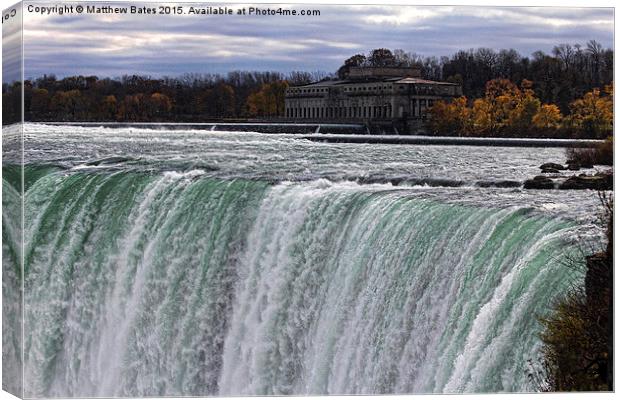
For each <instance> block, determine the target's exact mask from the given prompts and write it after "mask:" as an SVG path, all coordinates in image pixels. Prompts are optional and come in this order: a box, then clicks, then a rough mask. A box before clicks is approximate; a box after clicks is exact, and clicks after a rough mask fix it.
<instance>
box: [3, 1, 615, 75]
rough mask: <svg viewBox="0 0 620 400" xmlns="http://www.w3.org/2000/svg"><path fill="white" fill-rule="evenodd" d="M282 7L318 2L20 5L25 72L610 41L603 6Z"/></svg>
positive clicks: (318, 64) (268, 62)
mask: <svg viewBox="0 0 620 400" xmlns="http://www.w3.org/2000/svg"><path fill="white" fill-rule="evenodd" d="M33 4H34V3H33ZM60 4H62V3H60ZM89 4H91V5H104V4H106V3H99V4H97V3H89ZM108 4H110V3H108ZM132 4H133V5H138V6H142V5H147V6H149V7H153V6H156V5H157V4H156V3H150V4H149V3H138V4H136V3H132ZM45 5H48V6H49V5H50V3H47V4H45ZM114 5H115V6H123V5H122V4H119V3H115V4H114ZM190 5H194V6H196V7H200V5H196V4H184V5H183V6H184V8H185V10H186V11H187V10H188V9H189V6H190ZM223 5H228V6H229V7H233V8H235V9H236V8H240V7H243V5H239V4H232V5H231V4H223ZM261 7H264V8H268V7H270V8H277V7H278V6H277V5H262V6H261ZM282 7H286V8H293V9H297V10H301V9H307V8H312V9H318V10H320V12H321V15H320V16H313V17H307V16H306V17H301V16H298V17H281V16H271V17H265V16H261V17H258V16H237V15H233V16H204V15H200V16H190V15H183V16H178V15H176V16H175V15H172V16H151V15H148V16H146V15H92V14H79V15H75V14H74V15H62V16H60V15H52V16H41V15H37V14H34V13H28V12H27V10H25V14H24V40H25V44H24V53H25V70H26V72H25V75H26V78H29V77H38V76H41V75H43V74H56V75H57V76H59V77H62V76H67V75H75V74H82V75H98V76H110V77H118V76H121V75H123V74H134V73H136V74H146V75H152V76H162V75H171V76H175V75H179V74H182V73H185V72H197V73H226V72H228V71H231V70H273V71H281V72H288V71H291V70H305V71H318V70H321V71H326V72H333V71H335V70H336V69H337V68H338V67H339V66H340V64H341V63H342V61H343V60H344V59H346V58H347V57H349V56H351V55H353V54H356V53H359V52H362V53H367V52H368V51H369V50H371V49H373V48H378V47H387V48H390V49H403V50H405V51H413V52H416V53H418V54H422V55H425V56H430V55H435V56H443V55H451V54H453V53H454V52H455V51H457V50H459V49H469V48H478V47H490V48H494V49H501V48H514V49H516V50H518V51H519V52H520V53H521V54H523V55H531V53H532V52H534V51H536V50H543V51H546V52H550V51H551V49H552V48H553V46H554V45H556V44H559V43H570V44H574V43H585V42H587V41H588V40H590V39H595V40H597V41H599V42H601V43H602V44H603V46H605V47H613V29H614V26H613V9H610V8H550V7H545V8H500V7H496V8H489V7H484V8H483V7H438V6H433V7H413V6H409V7H407V6H395V7H390V6H369V5H365V6H326V5H317V4H313V5H309V6H302V5H298V4H296V5H289V6H282ZM5 44H6V43H5Z"/></svg>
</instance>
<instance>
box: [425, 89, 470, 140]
mask: <svg viewBox="0 0 620 400" xmlns="http://www.w3.org/2000/svg"><path fill="white" fill-rule="evenodd" d="M471 117H472V111H471V109H470V108H469V107H468V105H467V98H466V97H464V96H461V97H459V98H456V99H453V100H452V101H450V102H445V101H437V102H435V103H434V104H433V106H432V107H431V110H430V118H429V123H428V125H429V129H430V131H431V132H432V133H434V134H446V133H452V132H454V133H458V134H459V135H468V134H469V133H470V132H471V130H472V129H471V128H472V118H471Z"/></svg>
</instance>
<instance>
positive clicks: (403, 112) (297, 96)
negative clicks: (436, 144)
mask: <svg viewBox="0 0 620 400" xmlns="http://www.w3.org/2000/svg"><path fill="white" fill-rule="evenodd" d="M461 95H462V88H461V86H460V85H458V84H454V83H448V82H435V81H429V80H425V79H422V78H421V77H420V70H419V69H417V68H369V67H353V68H351V69H350V71H349V73H348V75H347V76H346V78H345V79H344V80H328V81H321V82H315V83H311V84H308V85H303V86H293V87H289V88H288V89H287V91H286V97H285V117H286V119H287V120H292V121H295V122H313V123H315V122H316V123H320V122H323V123H359V124H365V125H366V126H368V127H369V129H371V130H372V131H376V132H394V133H416V132H421V131H423V130H424V120H425V119H426V116H427V110H428V108H429V107H431V106H432V105H433V102H435V101H437V100H444V99H450V98H452V97H457V96H461Z"/></svg>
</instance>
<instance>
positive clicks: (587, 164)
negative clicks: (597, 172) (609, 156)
mask: <svg viewBox="0 0 620 400" xmlns="http://www.w3.org/2000/svg"><path fill="white" fill-rule="evenodd" d="M579 166H580V167H581V168H587V169H590V168H594V165H592V164H589V163H581V164H579Z"/></svg>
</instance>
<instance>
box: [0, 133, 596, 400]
mask: <svg viewBox="0 0 620 400" xmlns="http://www.w3.org/2000/svg"><path fill="white" fill-rule="evenodd" d="M30 129H31V130H39V131H40V132H39V134H40V136H39V137H36V136H35V135H34V134H33V136H32V137H33V139H32V140H33V141H32V143H33V144H32V148H31V151H32V154H33V158H34V161H33V162H32V163H31V164H30V165H28V166H26V171H25V179H24V185H25V187H24V191H25V193H24V215H25V221H24V249H23V251H24V254H23V257H24V278H23V280H24V281H23V284H24V310H23V312H24V327H25V332H24V343H23V350H24V372H25V376H24V387H25V390H26V396H28V397H42V396H62V397H97V396H105V397H110V396H162V395H166V396H172V395H194V396H200V395H202V396H204V395H245V394H267V395H269V394H276V395H278V394H375V393H436V392H437V393H438V392H448V393H462V392H467V393H471V392H497V391H511V392H519V391H531V390H535V389H536V388H534V387H532V384H531V382H529V381H528V377H527V372H526V368H527V366H528V360H530V359H532V360H534V362H536V359H537V357H538V350H539V348H540V341H539V338H538V336H537V335H538V332H539V331H540V324H539V323H538V320H537V316H540V315H544V314H545V313H546V312H547V311H548V310H549V306H550V302H551V301H552V300H553V299H554V298H556V296H557V295H559V294H561V293H562V292H563V291H565V290H566V288H567V287H568V286H569V285H571V284H574V283H576V282H578V281H579V279H580V277H579V276H578V275H575V274H574V273H570V271H567V269H566V267H565V266H563V262H562V260H563V259H565V257H568V256H570V255H572V254H577V252H578V248H577V246H576V245H575V243H574V239H575V238H576V237H578V236H579V235H592V234H593V233H592V232H593V227H592V225H591V222H589V221H586V220H585V219H584V217H583V215H584V212H583V210H584V209H587V208H588V207H592V204H594V203H595V200H592V199H590V198H588V197H586V195H585V194H579V195H573V196H572V197H571V199H572V201H573V202H574V203H575V204H577V205H574V204H572V203H569V202H568V201H567V198H563V197H561V196H565V194H560V193H558V194H554V193H547V194H544V193H541V194H539V195H538V197H536V198H534V197H531V196H533V195H532V194H529V193H525V192H523V191H522V190H520V189H507V188H506V189H503V188H495V189H482V188H475V187H469V186H468V185H467V184H466V185H464V187H458V188H455V187H450V188H442V187H428V186H424V187H420V186H412V185H407V184H404V185H398V186H395V185H392V184H383V183H377V184H360V183H358V182H355V181H354V180H351V179H335V178H334V177H333V176H332V175H335V174H338V173H340V172H341V171H342V167H338V163H339V160H338V159H336V158H334V159H330V160H327V161H325V160H323V159H321V158H320V157H322V155H325V154H328V155H329V154H330V151H341V150H342V149H343V148H345V147H346V146H349V148H350V149H351V151H354V150H356V149H360V152H359V153H358V154H357V155H356V156H351V157H358V158H357V160H356V161H357V162H358V164H357V166H356V168H358V169H361V168H367V169H372V168H376V167H375V165H374V164H376V163H377V160H378V159H379V160H380V159H381V157H382V156H383V155H384V154H385V155H386V156H387V154H388V153H389V152H388V151H387V150H386V149H384V147H385V145H372V146H367V145H359V146H360V147H357V146H358V145H346V144H334V145H323V144H315V143H310V142H308V143H306V142H304V141H297V140H295V139H290V138H288V137H272V138H265V139H264V140H265V142H264V144H260V143H259V144H255V146H258V147H256V150H255V152H253V153H246V154H240V152H250V151H254V150H248V148H250V149H251V147H248V148H245V147H244V146H246V145H248V144H247V142H244V141H247V140H256V141H257V142H258V141H260V139H257V138H256V137H255V136H253V135H252V134H245V135H247V136H245V137H244V136H243V135H244V134H242V133H236V134H233V133H230V135H231V136H232V137H233V139H234V140H232V139H229V138H227V137H223V136H222V134H221V133H200V135H207V136H206V137H204V138H202V140H203V141H205V142H207V143H209V140H211V142H210V143H211V144H210V145H211V146H216V147H218V146H219V147H220V148H223V149H226V150H227V151H229V152H230V153H231V155H230V157H240V158H239V159H238V160H237V161H236V162H235V166H227V165H223V164H224V163H225V160H224V159H222V160H218V159H216V157H215V156H211V155H209V154H207V156H205V155H204V154H205V153H200V154H202V155H200V154H198V153H199V152H198V150H197V151H196V154H195V155H192V154H189V155H188V156H187V157H185V158H178V157H177V154H176V153H174V152H173V149H170V148H168V149H166V150H162V149H157V148H154V147H150V148H149V147H148V145H144V144H142V143H141V142H140V141H141V140H144V137H143V136H141V135H146V133H140V132H138V133H135V132H134V133H131V132H125V133H122V132H118V131H113V133H112V137H111V136H110V132H108V131H109V130H108V131H105V132H103V133H102V134H101V136H97V133H98V131H97V128H91V129H92V131H93V132H91V133H92V135H93V140H92V141H91V142H90V143H91V145H92V146H95V145H96V144H97V142H98V141H101V142H104V141H106V140H107V141H108V142H109V143H111V144H110V145H109V147H110V148H112V149H113V150H114V151H115V155H116V156H118V155H119V154H120V155H122V156H123V158H114V159H111V158H108V159H107V161H105V159H104V158H102V157H101V154H99V157H100V158H98V159H97V160H99V161H97V162H93V159H94V158H93V157H92V154H91V152H92V151H94V150H93V149H92V148H91V147H88V146H89V145H86V144H85V145H84V149H81V150H80V152H78V153H77V155H69V156H67V158H66V159H64V160H59V159H58V158H54V159H53V160H51V159H50V160H44V159H43V160H37V159H36V154H38V153H36V152H35V151H33V149H35V148H36V147H37V146H44V145H46V143H47V142H46V140H48V138H53V137H54V134H55V133H56V132H55V131H54V129H74V128H66V127H64V128H60V127H54V128H49V127H47V128H46V127H40V126H34V127H32V126H31V127H30ZM100 130H101V129H100ZM101 131H104V130H101ZM41 132H42V133H41ZM77 134H81V133H80V132H79V131H78V133H77ZM77 134H76V135H77ZM150 134H151V135H153V137H157V138H160V139H161V140H163V141H165V140H170V138H169V137H167V136H166V133H158V132H156V131H153V132H151V133H150ZM170 134H171V135H174V134H173V133H170ZM113 135H117V136H113ZM177 135H181V134H178V133H177ZM209 135H212V136H209ZM234 135H237V136H234ZM67 137H68V138H67V142H70V141H71V138H72V136H71V135H69V134H68V135H67ZM184 138H186V139H187V140H190V141H191V140H195V139H196V136H192V135H191V133H188V134H187V136H184ZM49 140H50V142H49V143H52V142H53V140H52V139H49ZM76 140H77V139H76ZM235 140H236V141H238V142H237V143H235ZM177 141H178V138H177ZM136 142H137V143H139V146H138V147H140V146H144V148H141V150H140V151H141V152H143V153H144V154H149V155H150V156H149V157H152V158H146V157H138V156H136V153H135V152H134V153H132V149H133V147H132V146H134V145H135V144H136ZM185 145H186V146H188V151H191V148H193V147H195V146H194V144H191V143H190V144H188V143H186V144H185ZM59 146H61V145H60V144H59ZM115 146H116V147H115ZM152 146H157V143H156V142H154V143H153V144H152ZM260 146H263V147H270V146H271V147H272V148H273V147H277V148H278V149H279V150H280V154H281V155H282V160H279V159H277V157H276V156H277V154H273V153H272V152H271V151H269V152H267V153H268V154H270V155H271V156H272V157H273V159H269V160H267V161H265V160H266V159H265V158H260V157H259V159H260V160H263V161H264V162H263V163H260V162H258V161H255V159H254V156H255V155H256V154H260V152H261V151H262V150H261V148H260ZM298 146H301V147H305V148H304V150H305V151H306V152H307V155H306V156H307V157H309V158H310V157H317V158H316V160H317V162H316V164H317V165H320V168H318V169H313V168H312V165H309V166H306V167H304V168H302V170H301V171H299V170H297V169H294V168H298V165H295V166H291V165H288V164H283V163H286V162H288V161H287V160H290V159H291V158H293V157H294V155H293V153H295V154H297V153H298V151H299V149H298V148H296V147H298ZM321 146H327V147H323V149H327V150H325V152H320V151H319V150H316V149H320V148H321ZM388 148H391V149H398V148H399V147H389V146H388ZM151 150H152V152H150V151H151ZM431 150H432V149H430V150H429V151H431ZM519 150H520V151H522V152H530V151H531V149H519ZM58 151H59V152H60V151H61V150H60V149H59V150H58ZM222 151H223V150H220V151H219V152H218V154H219V153H221V152H222ZM287 151H288V152H290V154H287V153H286V152H287ZM314 151H316V152H314ZM321 151H322V150H321ZM384 151H385V152H384ZM392 151H393V150H392ZM403 151H411V150H410V149H408V150H403ZM417 151H419V152H420V158H422V159H423V158H424V157H425V155H424V152H425V149H424V148H418V150H417ZM446 151H447V153H448V154H447V156H450V154H449V152H450V149H449V148H446ZM461 151H462V150H461V149H459V150H458V152H461ZM472 151H478V150H477V149H476V150H472ZM52 152H53V151H52ZM205 152H206V153H208V150H205ZM267 153H265V154H267ZM214 154H215V153H214ZM104 156H105V157H108V155H104ZM263 156H265V155H263ZM193 157H195V158H193ZM201 157H202V158H201ZM205 157H206V158H205ZM230 157H229V158H230ZM261 157H262V156H261ZM265 157H266V156H265ZM480 157H482V155H480ZM523 157H529V156H527V155H523ZM101 160H104V161H101ZM187 160H190V161H187ZM538 161H539V160H533V161H532V162H533V163H534V162H538ZM252 162H254V163H255V164H251V163H252ZM403 162H405V161H403ZM183 163H187V164H183ZM244 163H245V164H244ZM250 165H253V167H252V168H250ZM273 165H277V166H278V168H273V169H269V168H271V167H272V166H273ZM385 165H386V162H384V163H383V166H384V167H385ZM392 167H393V166H392ZM392 167H389V166H388V167H385V170H381V171H377V170H374V171H372V173H373V174H375V175H378V174H383V175H385V176H386V177H388V178H389V176H390V174H391V173H392V172H390V171H391V168H392ZM440 167H441V166H438V167H437V168H436V169H437V170H441V168H440ZM235 168H236V169H235ZM261 168H262V170H261ZM287 168H288V169H287ZM411 168H412V171H415V168H414V167H411ZM420 168H423V167H420ZM465 168H466V167H465ZM250 170H252V171H255V172H253V173H250V172H248V171H250ZM398 170H399V171H400V170H402V169H400V168H399V169H398ZM338 171H340V172H338ZM345 172H347V171H345ZM17 173H18V172H16V170H15V169H12V168H9V167H6V166H5V168H3V193H4V196H3V203H4V204H5V205H6V204H11V203H10V201H11V199H12V197H11V196H13V197H16V198H18V197H19V193H18V190H15V186H16V184H15V182H17V181H19V179H18V176H16V175H15V174H17ZM263 173H264V176H263V175H261V174H263ZM257 174H258V175H257ZM266 176H272V177H273V179H266V178H265V177H266ZM300 177H302V178H303V179H300ZM441 178H443V177H441ZM449 178H454V177H449ZM458 178H459V179H461V180H465V181H466V179H467V176H461V177H458ZM528 196H530V197H528ZM579 196H581V197H579ZM16 201H18V200H16ZM5 208H6V207H5ZM3 228H4V232H5V233H4V237H3V240H4V245H5V248H3V254H5V255H8V254H19V251H20V250H19V248H16V247H19V246H18V243H19V238H18V237H17V236H18V235H19V230H18V229H12V228H14V227H13V225H11V216H10V215H8V214H7V215H6V216H5V215H4V214H3ZM12 235H13V236H12ZM3 268H4V270H5V273H6V272H7V271H8V270H9V269H10V268H11V263H10V262H6V263H3ZM12 276H13V278H12V279H14V280H15V281H19V274H17V273H15V272H14V273H13V275H12ZM9 289H10V288H9ZM8 294H9V295H11V294H12V293H8ZM13 294H14V293H13ZM15 295H16V296H18V295H17V294H15ZM7 311H8V313H9V315H8V316H7V317H6V318H10V317H11V316H15V315H17V313H19V312H21V310H19V309H17V308H6V307H5V312H7ZM4 326H5V327H6V326H7V324H5V325H4ZM5 329H6V328H3V333H4V334H6V335H8V336H7V337H10V335H12V334H17V333H15V332H6V331H5ZM5 346H6V345H5ZM3 356H4V357H5V358H11V357H17V356H16V355H12V354H9V353H7V354H6V355H4V354H3Z"/></svg>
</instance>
